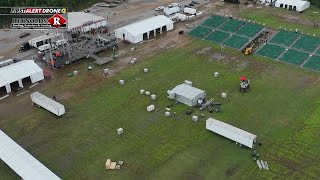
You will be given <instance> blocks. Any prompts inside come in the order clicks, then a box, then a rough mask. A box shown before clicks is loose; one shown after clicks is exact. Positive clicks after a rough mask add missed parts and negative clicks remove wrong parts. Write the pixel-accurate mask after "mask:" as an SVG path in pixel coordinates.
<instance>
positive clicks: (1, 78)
mask: <svg viewBox="0 0 320 180" xmlns="http://www.w3.org/2000/svg"><path fill="white" fill-rule="evenodd" d="M28 77H30V80H31V83H36V82H38V81H41V80H43V79H44V75H43V70H42V69H41V68H40V67H39V66H38V65H37V64H36V63H35V62H34V61H33V60H23V61H19V62H16V63H12V64H10V65H7V66H4V67H2V68H0V88H3V87H5V89H6V91H7V93H10V92H11V83H14V82H18V83H19V87H21V88H23V82H22V80H23V79H24V78H28Z"/></svg>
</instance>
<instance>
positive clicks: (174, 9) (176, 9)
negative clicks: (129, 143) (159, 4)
mask: <svg viewBox="0 0 320 180" xmlns="http://www.w3.org/2000/svg"><path fill="white" fill-rule="evenodd" d="M179 11H180V8H179V7H171V8H164V9H163V13H164V14H165V15H171V14H175V13H178V12H179Z"/></svg>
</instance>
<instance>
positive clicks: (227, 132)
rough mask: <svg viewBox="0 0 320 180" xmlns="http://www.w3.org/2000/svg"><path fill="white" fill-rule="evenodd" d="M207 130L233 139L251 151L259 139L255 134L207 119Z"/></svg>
mask: <svg viewBox="0 0 320 180" xmlns="http://www.w3.org/2000/svg"><path fill="white" fill-rule="evenodd" d="M206 129H208V130H210V131H213V132H215V133H217V134H219V135H221V136H223V137H226V138H228V139H231V140H233V141H235V142H237V143H240V144H242V145H244V146H247V147H249V148H251V149H252V148H253V147H254V145H255V143H256V139H257V136H256V135H254V134H251V133H249V132H247V131H244V130H242V129H239V128H237V127H234V126H231V125H229V124H227V123H224V122H222V121H219V120H216V119H213V118H209V119H207V121H206Z"/></svg>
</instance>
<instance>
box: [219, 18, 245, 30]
mask: <svg viewBox="0 0 320 180" xmlns="http://www.w3.org/2000/svg"><path fill="white" fill-rule="evenodd" d="M243 23H244V22H242V21H238V20H233V19H230V20H229V21H227V22H225V23H224V24H223V25H222V26H221V27H220V29H221V30H224V31H229V32H235V31H236V30H238V29H239V27H240V26H242V24H243Z"/></svg>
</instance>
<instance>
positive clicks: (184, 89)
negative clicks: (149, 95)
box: [167, 84, 205, 106]
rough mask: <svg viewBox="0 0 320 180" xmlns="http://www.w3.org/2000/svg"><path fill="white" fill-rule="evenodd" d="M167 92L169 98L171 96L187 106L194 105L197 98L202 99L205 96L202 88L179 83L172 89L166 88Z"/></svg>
mask: <svg viewBox="0 0 320 180" xmlns="http://www.w3.org/2000/svg"><path fill="white" fill-rule="evenodd" d="M167 93H168V95H169V96H168V97H169V98H173V99H175V100H177V101H179V102H181V103H184V104H186V105H188V106H194V105H196V104H197V102H198V100H199V99H202V100H203V99H204V98H205V92H204V91H203V90H201V89H198V88H195V87H192V86H190V85H187V84H179V85H178V86H176V87H175V88H173V89H172V90H168V91H167Z"/></svg>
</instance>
